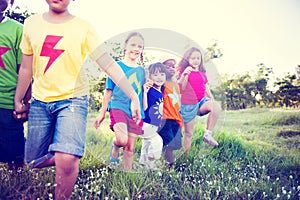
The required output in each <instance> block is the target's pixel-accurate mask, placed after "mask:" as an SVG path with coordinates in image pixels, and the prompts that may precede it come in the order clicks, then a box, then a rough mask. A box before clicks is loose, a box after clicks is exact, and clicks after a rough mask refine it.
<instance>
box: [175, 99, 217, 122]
mask: <svg viewBox="0 0 300 200" xmlns="http://www.w3.org/2000/svg"><path fill="white" fill-rule="evenodd" d="M210 100H211V99H210V98H208V97H203V98H202V99H201V100H200V101H199V102H198V103H196V104H181V106H180V114H181V116H182V118H183V121H184V123H188V122H190V121H191V120H192V119H194V118H195V117H196V116H197V115H198V116H203V115H206V114H207V113H205V114H200V113H199V109H200V108H201V106H202V105H203V104H204V103H205V102H207V101H210Z"/></svg>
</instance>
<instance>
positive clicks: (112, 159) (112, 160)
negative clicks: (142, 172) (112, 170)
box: [109, 144, 120, 165]
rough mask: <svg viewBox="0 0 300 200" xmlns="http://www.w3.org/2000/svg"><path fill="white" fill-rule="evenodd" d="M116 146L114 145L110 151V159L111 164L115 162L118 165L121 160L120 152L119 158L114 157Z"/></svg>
mask: <svg viewBox="0 0 300 200" xmlns="http://www.w3.org/2000/svg"><path fill="white" fill-rule="evenodd" d="M113 148H114V144H113V145H112V147H111V149H110V153H109V161H110V163H111V164H114V165H117V164H119V162H120V159H119V154H118V157H117V158H114V157H112V150H113Z"/></svg>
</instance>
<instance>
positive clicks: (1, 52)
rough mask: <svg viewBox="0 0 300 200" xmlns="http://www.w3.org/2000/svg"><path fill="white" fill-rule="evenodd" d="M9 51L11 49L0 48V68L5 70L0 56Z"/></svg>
mask: <svg viewBox="0 0 300 200" xmlns="http://www.w3.org/2000/svg"><path fill="white" fill-rule="evenodd" d="M9 50H11V48H8V47H0V68H2V69H4V70H6V67H5V65H4V62H3V60H2V55H3V54H5V53H6V52H7V51H9Z"/></svg>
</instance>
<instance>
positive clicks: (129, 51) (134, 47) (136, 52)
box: [125, 36, 144, 60]
mask: <svg viewBox="0 0 300 200" xmlns="http://www.w3.org/2000/svg"><path fill="white" fill-rule="evenodd" d="M143 49H144V41H143V39H142V38H141V37H139V36H133V37H131V38H130V39H129V40H128V42H127V44H126V45H125V56H127V57H129V58H130V59H132V60H136V59H137V58H139V57H140V55H141V53H142V52H143Z"/></svg>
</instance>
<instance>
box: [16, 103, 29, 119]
mask: <svg viewBox="0 0 300 200" xmlns="http://www.w3.org/2000/svg"><path fill="white" fill-rule="evenodd" d="M28 113H29V103H26V104H24V103H21V102H20V103H15V110H14V111H13V117H14V118H15V119H16V120H17V121H19V122H26V121H27V120H28Z"/></svg>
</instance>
